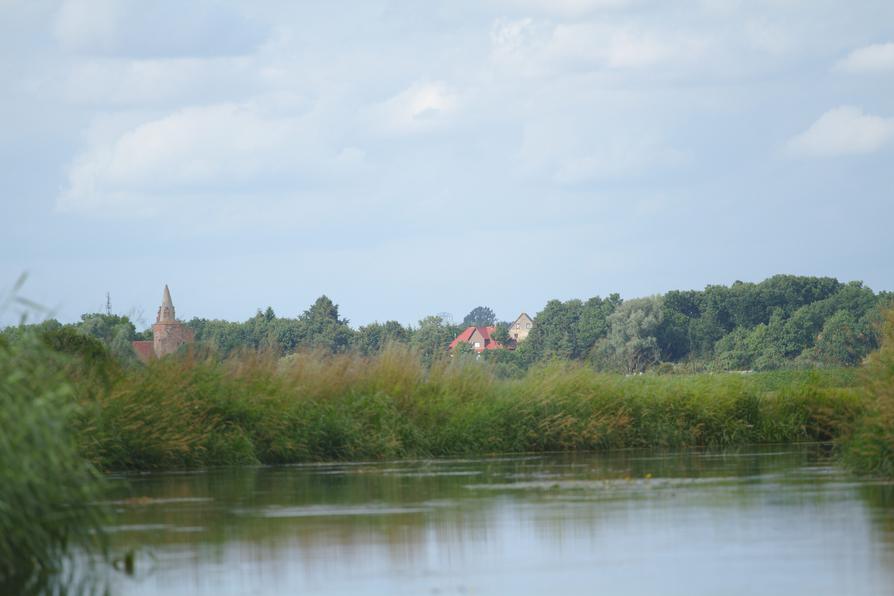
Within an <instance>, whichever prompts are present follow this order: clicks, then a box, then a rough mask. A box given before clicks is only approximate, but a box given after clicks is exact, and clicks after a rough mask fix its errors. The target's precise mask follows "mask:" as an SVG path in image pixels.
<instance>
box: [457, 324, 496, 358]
mask: <svg viewBox="0 0 894 596" xmlns="http://www.w3.org/2000/svg"><path fill="white" fill-rule="evenodd" d="M496 329H497V328H496V327H494V326H490V327H474V326H473V327H466V328H465V330H464V331H463V332H462V333H460V334H459V335H457V336H456V338H455V339H454V340H453V341H452V342H450V347H449V348H448V349H450V350H452V349H454V348H455V347H456V346H458V345H459V344H461V343H464V344H468V345H469V346H470V347H471V348H472V349H473V350H474V351H475V352H476V353H478V354H480V353H481V352H484V351H485V350H499V349H501V348H502V347H503V345H502V344H500V343H499V342H498V341H496V340H495V339H493V338H492V337H491V334H492V333H493V332H494V331H496Z"/></svg>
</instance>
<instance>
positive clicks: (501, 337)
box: [490, 321, 511, 346]
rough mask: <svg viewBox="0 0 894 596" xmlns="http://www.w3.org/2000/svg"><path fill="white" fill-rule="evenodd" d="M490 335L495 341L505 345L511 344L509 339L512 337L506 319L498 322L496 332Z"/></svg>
mask: <svg viewBox="0 0 894 596" xmlns="http://www.w3.org/2000/svg"><path fill="white" fill-rule="evenodd" d="M490 336H491V338H492V339H493V340H494V341H496V342H498V343H500V344H502V345H504V346H506V345H509V340H510V339H511V338H510V336H509V323H507V322H506V321H500V322H499V323H497V324H496V327H495V328H494V332H493V333H491V334H490Z"/></svg>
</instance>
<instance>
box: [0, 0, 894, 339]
mask: <svg viewBox="0 0 894 596" xmlns="http://www.w3.org/2000/svg"><path fill="white" fill-rule="evenodd" d="M0 77H2V85H0V180H2V182H3V193H2V195H0V207H2V220H3V234H2V236H0V291H3V290H2V288H5V287H10V286H11V285H12V284H13V282H14V281H15V279H16V278H17V277H18V276H19V275H20V274H21V273H22V272H27V273H28V275H29V278H28V281H27V284H26V286H25V288H24V290H23V294H24V295H26V296H28V297H29V298H31V299H33V300H35V301H37V302H40V303H42V304H45V305H47V306H50V307H52V308H53V309H55V312H56V314H57V316H58V317H59V318H60V319H63V320H74V319H76V318H77V317H78V316H79V315H80V314H81V313H83V312H88V311H95V310H99V309H100V308H101V307H102V306H103V305H104V303H105V295H106V292H109V293H110V295H111V300H112V306H113V309H114V310H115V311H117V312H120V313H124V314H131V315H132V316H133V317H134V318H136V319H137V320H138V321H140V323H141V324H142V325H145V324H149V323H151V322H152V320H153V317H154V312H155V310H156V309H157V306H158V303H159V301H160V299H161V290H162V287H163V285H164V284H165V283H167V284H169V285H170V287H171V291H172V294H173V296H174V302H175V304H176V306H177V310H178V316H180V317H181V318H191V317H193V316H201V317H207V318H226V319H230V320H242V319H245V318H247V317H249V316H251V315H252V314H253V313H254V312H255V310H256V309H257V308H259V307H266V306H267V305H272V306H273V308H274V309H275V310H276V311H277V313H278V314H280V315H283V316H295V315H297V314H299V313H300V312H301V311H303V310H304V309H305V308H306V307H307V306H308V305H309V304H310V303H311V302H312V301H313V300H314V299H315V298H316V297H317V296H319V295H320V294H323V293H325V294H327V295H329V296H330V297H331V298H333V300H335V301H336V302H337V303H339V304H340V306H341V310H342V313H343V314H344V315H345V316H346V317H348V318H349V319H350V320H351V321H352V323H354V324H364V323H367V322H370V321H373V320H380V321H384V320H387V319H397V320H399V321H401V322H403V323H411V322H415V321H417V320H418V319H420V318H421V317H423V316H425V315H427V314H432V313H438V312H450V313H453V315H454V317H455V318H461V317H462V316H463V315H464V314H465V313H466V312H468V311H469V310H470V309H471V308H472V307H474V306H476V305H479V304H485V305H489V306H491V307H492V308H494V310H495V311H496V312H497V314H498V316H499V317H501V318H503V319H511V318H513V317H514V316H515V315H516V314H517V313H518V312H519V311H522V310H525V311H528V312H530V313H532V314H533V313H535V312H537V311H539V310H540V309H541V308H542V306H543V305H544V303H545V302H546V301H547V300H548V299H550V298H562V299H568V298H575V297H579V298H587V297H590V296H593V295H606V294H608V293H611V292H619V293H620V294H621V295H622V296H624V297H635V296H642V295H647V294H653V293H658V292H664V291H667V290H669V289H678V288H680V289H682V288H701V287H704V286H705V285H706V284H711V283H731V282H733V281H734V280H736V279H741V280H747V281H759V280H761V279H763V278H765V277H767V276H769V275H772V274H774V273H795V274H804V275H830V276H835V277H838V278H839V279H842V280H852V279H859V280H863V281H864V282H865V283H867V284H868V285H870V286H871V287H873V288H874V289H877V290H879V289H888V290H890V289H894V283H892V280H894V264H892V259H891V255H892V254H894V234H892V233H891V231H890V229H891V226H892V222H894V196H892V188H894V3H891V2H890V1H878V2H874V1H867V2H847V3H844V2H838V1H826V0H775V1H769V0H753V1H748V2H745V1H741V2H738V1H735V0H731V1H720V0H700V1H680V2H673V3H670V2H658V1H651V0H491V1H487V0H484V1H474V2H472V1H470V2H462V1H451V2H440V3H437V2H410V1H407V2H385V1H375V0H367V1H363V2H327V3H300V2H264V3H257V2H244V3H226V2H214V3H211V2H201V1H198V2H189V3H183V2H175V1H172V0H164V1H158V2H151V3H143V2H112V1H107V0H68V1H64V2H41V1H40V0H37V1H31V0H28V1H25V0H3V1H2V2H0ZM17 316H18V313H17V312H16V311H15V309H7V310H6V312H4V313H2V314H0V321H5V322H10V321H13V320H16V317H17Z"/></svg>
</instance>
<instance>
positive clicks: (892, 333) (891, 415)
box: [844, 310, 894, 477]
mask: <svg viewBox="0 0 894 596" xmlns="http://www.w3.org/2000/svg"><path fill="white" fill-rule="evenodd" d="M882 338H883V339H882V346H881V349H879V350H878V351H877V352H875V353H874V354H872V355H870V357H869V358H868V361H867V363H866V365H865V367H864V368H863V370H861V384H862V388H863V391H864V392H865V399H866V402H867V405H866V411H865V413H864V415H863V416H861V417H860V418H859V420H858V423H857V425H856V428H855V430H854V432H853V433H852V434H850V435H849V436H847V437H846V439H845V441H844V446H845V449H844V453H845V460H846V461H847V462H848V463H849V464H850V466H851V467H852V468H854V469H856V470H858V471H861V472H864V473H869V474H875V475H880V476H887V477H894V310H888V311H887V313H886V316H885V321H884V327H883V331H882Z"/></svg>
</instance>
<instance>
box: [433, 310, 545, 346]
mask: <svg viewBox="0 0 894 596" xmlns="http://www.w3.org/2000/svg"><path fill="white" fill-rule="evenodd" d="M533 327H534V320H533V319H532V318H531V317H529V316H528V314H527V313H522V314H520V315H519V316H518V318H517V319H515V321H513V322H512V324H511V325H509V341H507V342H506V343H505V344H502V343H500V342H498V341H497V340H495V339H494V338H493V337H492V335H493V333H494V331H496V329H497V328H496V327H495V326H489V327H474V326H472V327H466V328H465V329H464V330H463V332H462V333H460V334H459V335H457V336H456V338H455V339H454V340H453V341H452V342H450V347H449V348H448V349H450V350H453V349H454V348H455V347H456V346H457V345H459V344H461V343H465V344H468V345H469V346H470V347H471V348H472V349H473V350H474V351H475V352H476V353H478V354H480V353H482V352H484V351H485V350H502V349H509V350H514V349H515V346H516V345H518V342H520V341H524V340H525V339H527V338H528V334H529V333H530V332H531V329H532V328H533Z"/></svg>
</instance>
